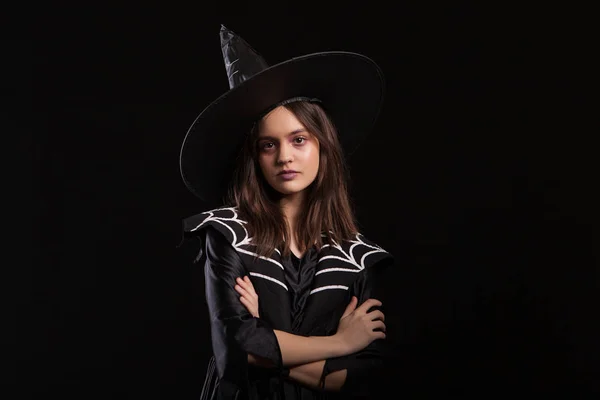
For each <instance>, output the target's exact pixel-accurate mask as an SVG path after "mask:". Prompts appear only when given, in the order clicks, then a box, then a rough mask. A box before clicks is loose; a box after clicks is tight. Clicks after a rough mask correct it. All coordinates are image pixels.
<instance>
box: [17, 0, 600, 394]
mask: <svg viewBox="0 0 600 400" xmlns="http://www.w3.org/2000/svg"><path fill="white" fill-rule="evenodd" d="M421 4H422V3H421ZM219 7H222V10H211V9H209V8H208V7H206V6H201V5H196V6H194V7H190V6H181V5H177V4H175V3H173V4H171V3H168V4H165V5H162V6H158V5H157V6H152V5H149V4H144V5H140V6H139V7H133V6H129V7H124V6H121V7H115V8H108V7H106V8H102V7H100V6H98V7H93V6H79V7H66V6H65V7H63V8H60V7H57V8H54V9H52V10H48V14H43V15H41V16H40V18H39V21H38V23H37V24H36V27H35V28H36V29H37V30H36V31H32V32H33V33H35V34H34V35H32V36H31V38H32V40H31V41H30V40H26V39H25V38H23V37H21V36H19V35H17V34H16V32H13V34H15V35H14V36H10V37H14V38H15V40H12V41H6V43H7V46H9V47H10V50H13V51H15V54H16V55H17V56H15V57H12V58H10V62H8V64H9V67H12V69H11V74H7V75H5V78H6V79H5V82H6V83H7V84H8V85H7V87H8V88H9V91H7V92H5V93H8V95H9V96H13V99H14V100H16V101H15V102H13V104H15V103H18V104H21V103H23V102H25V103H23V104H25V105H26V106H27V107H31V106H33V109H34V112H29V111H25V112H20V113H19V112H16V113H12V114H6V115H8V116H9V118H8V121H9V124H8V127H9V130H12V131H14V132H16V133H17V135H21V136H25V137H27V138H29V136H27V134H29V133H32V136H31V138H32V139H33V140H31V141H27V160H30V159H32V161H33V163H32V164H31V165H33V170H32V171H33V176H32V178H33V179H32V180H31V179H29V180H28V181H29V182H33V185H31V186H28V185H26V184H25V185H23V186H26V188H27V189H31V192H24V193H31V196H27V197H28V199H29V198H31V199H33V201H34V202H33V204H32V205H31V206H27V210H26V211H24V214H23V215H26V216H28V217H31V221H29V220H26V221H27V222H24V223H23V224H24V225H25V228H24V229H23V231H25V232H26V233H27V234H28V235H30V236H27V238H28V239H30V240H28V239H24V240H23V241H22V243H24V244H25V252H23V253H20V256H21V257H23V259H26V258H29V257H33V258H32V260H33V262H34V263H33V269H32V270H31V271H30V272H31V273H29V271H28V272H27V273H26V274H24V275H23V277H24V279H25V280H24V281H23V282H26V283H27V289H26V290H25V291H19V290H15V292H17V294H16V295H15V296H14V297H13V298H12V299H11V302H10V303H9V304H17V306H18V307H14V308H12V309H13V310H16V312H15V313H14V314H13V315H14V317H15V318H16V322H17V325H16V326H17V330H16V331H15V332H16V335H15V339H17V340H18V343H22V344H23V346H22V347H19V348H18V349H19V354H18V358H17V362H16V364H13V367H12V368H11V371H14V372H16V373H15V374H10V375H9V377H11V378H12V377H13V376H14V377H15V378H17V380H15V381H16V382H18V383H19V384H22V385H24V387H26V388H27V390H28V391H29V390H32V391H33V392H35V393H37V394H39V395H42V394H50V393H61V394H75V395H76V396H77V397H78V398H86V399H88V398H103V399H107V398H130V399H138V398H144V399H154V398H156V399H158V398H169V399H175V398H176V399H195V398H198V396H199V393H200V389H201V386H202V382H203V379H204V370H205V368H206V363H207V361H208V357H209V354H210V343H209V337H208V332H209V331H208V316H207V315H206V309H205V304H204V297H203V296H204V295H203V291H202V282H201V271H199V270H198V268H197V267H194V266H193V265H192V263H191V261H192V258H193V256H194V254H193V252H192V251H191V249H189V248H182V249H177V248H176V246H177V245H178V244H179V241H180V239H181V231H180V228H181V220H182V219H183V218H185V217H187V216H189V215H191V214H195V213H197V212H200V211H203V210H205V209H206V208H207V207H208V206H209V205H206V204H203V203H202V202H200V201H198V200H197V199H195V198H194V197H193V195H191V194H190V193H189V192H187V190H186V188H185V187H184V184H183V182H182V181H181V178H180V176H179V169H178V168H179V165H178V156H179V149H180V145H181V142H182V140H183V138H184V136H185V133H186V131H187V128H188V127H189V125H190V124H191V123H192V121H193V120H194V118H195V117H196V116H197V114H198V113H199V112H200V111H201V110H202V109H203V108H204V107H205V106H206V105H208V103H209V102H211V101H212V100H213V99H215V98H216V97H218V96H219V95H221V94H222V93H223V92H224V91H226V90H227V89H228V85H227V79H226V74H225V70H224V66H223V61H222V58H221V53H220V46H219V37H218V31H219V28H220V24H225V25H226V26H227V27H229V28H230V29H232V30H233V31H235V32H236V33H238V34H240V35H241V36H242V37H244V38H245V39H246V40H247V41H248V42H249V43H250V44H251V45H253V46H254V47H255V48H256V49H257V50H258V51H259V52H260V53H261V54H262V55H263V56H264V57H265V58H266V60H267V61H268V62H269V63H271V64H274V63H277V62H279V61H283V60H285V59H287V58H290V57H294V56H297V55H301V54H305V53H311V52H317V51H325V50H347V51H356V52H360V53H364V54H366V55H368V56H370V57H371V58H373V59H374V60H375V61H376V62H377V63H378V64H379V65H380V66H381V68H382V69H383V71H384V73H385V76H386V80H387V93H386V103H385V106H384V109H383V111H382V114H381V118H380V120H379V121H378V124H377V126H376V128H375V131H374V132H373V134H372V136H371V139H370V141H369V142H367V143H365V144H364V145H363V146H362V148H361V150H360V151H359V152H358V153H357V154H355V155H354V156H353V157H352V158H351V159H350V168H351V173H352V195H353V198H354V201H355V204H356V209H357V216H358V219H359V221H360V223H361V228H362V231H363V233H364V234H365V235H366V236H367V237H369V238H371V239H372V240H374V241H376V242H378V243H379V244H380V245H382V246H383V247H384V248H386V249H388V250H389V251H390V252H392V253H393V254H394V255H395V256H396V258H397V260H398V263H397V265H396V267H395V269H394V271H393V272H392V273H391V275H390V279H389V280H388V284H389V287H388V288H387V294H386V299H385V302H386V315H387V325H388V332H389V334H388V339H387V344H388V348H389V353H388V364H389V365H388V369H387V372H386V375H385V376H383V377H382V385H384V386H382V388H381V390H382V393H383V392H385V391H387V390H392V391H394V398H395V397H396V395H397V397H398V398H402V397H403V396H407V395H408V396H412V395H415V394H419V395H420V397H423V396H432V397H433V396H434V395H435V396H436V397H437V398H439V397H440V396H441V397H450V396H451V395H470V394H480V395H493V394H497V393H523V392H524V393H537V394H541V393H556V392H559V393H565V394H566V393H570V394H573V393H576V392H577V393H579V392H581V393H583V392H592V391H594V392H596V393H598V392H599V386H598V376H599V373H600V370H599V368H598V365H599V361H600V359H599V358H600V352H599V349H598V344H597V342H598V337H599V335H600V330H599V328H598V317H597V315H598V311H597V305H598V278H599V276H598V269H597V247H593V244H595V243H593V241H594V240H595V239H596V238H597V237H596V236H594V232H593V228H594V223H595V222H596V220H595V219H594V218H595V216H593V215H592V212H593V210H594V208H595V205H596V201H597V200H596V199H595V198H594V196H596V194H595V190H596V187H595V186H597V185H596V183H597V182H596V180H597V178H596V177H595V174H594V169H593V166H594V164H595V158H594V155H593V153H594V151H593V148H594V145H593V144H591V143H588V142H587V141H586V140H587V137H588V136H586V135H587V134H589V130H587V131H586V130H582V129H580V128H579V127H578V126H577V121H578V119H577V118H574V117H573V116H572V115H571V114H569V113H568V112H567V110H570V109H572V108H573V106H577V107H578V103H579V101H580V100H579V99H580V98H579V97H578V96H577V95H575V94H574V93H575V90H576V89H577V84H576V83H575V79H576V78H577V73H574V74H573V73H571V72H568V73H567V72H566V71H567V70H566V68H565V67H564V66H565V65H567V64H569V65H571V66H572V65H578V63H579V62H580V61H579V60H580V56H581V53H580V51H579V50H580V48H579V47H578V44H579V42H575V41H571V40H568V39H566V37H567V36H566V34H567V33H568V32H567V31H569V29H567V28H566V24H567V23H571V22H573V19H570V17H568V16H567V14H566V13H563V10H560V9H555V10H552V11H557V13H555V14H552V18H551V19H548V18H546V14H545V11H547V10H535V12H533V13H530V12H525V10H523V9H522V8H516V7H515V8H510V7H508V6H491V5H489V4H488V5H486V6H485V7H483V6H476V5H469V6H466V5H464V6H457V5H454V6H450V5H447V6H435V7H434V6H433V5H431V6H428V5H425V4H422V5H421V6H420V7H416V6H407V5H403V4H400V5H398V4H396V5H395V6H394V7H392V6H391V4H390V5H381V4H377V3H375V2H369V3H368V4H361V5H360V6H359V5H356V6H352V5H350V4H344V5H343V6H340V7H334V6H331V8H332V10H330V11H327V10H325V9H323V8H322V7H323V5H320V4H310V3H296V2H294V3H289V4H288V3H279V4H274V5H266V4H265V5H264V6H257V5H256V4H248V5H246V6H243V7H240V6H232V5H231V4H222V5H221V6H219ZM215 8H217V6H215ZM575 19H576V18H575ZM540 22H541V23H540ZM546 22H548V23H546ZM19 37H21V38H22V40H17V39H18V38H19ZM5 48H6V47H5ZM8 59H9V58H7V60H8ZM29 100H33V101H32V102H29ZM11 117H13V118H11ZM23 134H26V135H23ZM15 168H17V167H15ZM17 201H18V202H20V201H19V200H18V199H17ZM28 204H29V203H28ZM596 226H597V225H596ZM30 227H33V229H30ZM596 234H597V231H596ZM30 295H31V296H30ZM29 298H31V299H32V300H33V302H31V303H30V304H32V305H33V308H32V309H31V310H28V311H25V308H24V307H21V306H22V305H23V304H24V303H25V302H26V301H24V300H23V299H29ZM384 397H385V396H383V395H382V396H381V398H384Z"/></svg>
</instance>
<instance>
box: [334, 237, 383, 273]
mask: <svg viewBox="0 0 600 400" xmlns="http://www.w3.org/2000/svg"><path fill="white" fill-rule="evenodd" d="M322 251H323V252H324V253H325V255H324V256H323V257H322V259H330V260H332V262H338V263H339V262H340V261H345V262H346V263H347V264H350V265H352V266H353V267H355V268H357V269H359V270H365V269H367V268H370V267H373V266H375V265H380V264H388V263H392V262H393V261H394V256H393V255H392V254H391V253H390V252H389V251H387V250H386V249H384V248H383V247H381V246H380V245H379V244H377V243H375V242H374V241H373V240H371V239H369V238H367V237H366V236H365V235H363V234H362V233H360V232H357V233H356V234H355V235H354V237H352V238H349V239H345V240H343V241H341V242H340V243H337V242H334V243H333V245H325V246H323V249H322Z"/></svg>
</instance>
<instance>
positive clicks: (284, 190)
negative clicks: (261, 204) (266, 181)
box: [275, 186, 308, 196]
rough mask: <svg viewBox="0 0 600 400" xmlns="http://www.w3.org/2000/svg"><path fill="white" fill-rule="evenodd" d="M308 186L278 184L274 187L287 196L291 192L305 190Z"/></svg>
mask: <svg viewBox="0 0 600 400" xmlns="http://www.w3.org/2000/svg"><path fill="white" fill-rule="evenodd" d="M307 187H308V186H298V187H290V186H278V187H276V188H275V190H277V191H278V192H279V193H281V194H282V195H285V196H289V195H291V194H295V193H300V192H302V191H304V190H306V188H307Z"/></svg>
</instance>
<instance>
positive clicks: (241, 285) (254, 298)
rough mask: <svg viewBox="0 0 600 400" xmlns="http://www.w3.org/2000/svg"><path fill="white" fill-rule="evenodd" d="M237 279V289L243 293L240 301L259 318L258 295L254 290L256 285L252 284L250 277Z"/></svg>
mask: <svg viewBox="0 0 600 400" xmlns="http://www.w3.org/2000/svg"><path fill="white" fill-rule="evenodd" d="M235 281H236V282H237V285H235V290H236V292H238V293H239V294H240V295H241V297H240V301H241V302H242V304H243V305H244V307H246V310H248V312H249V313H250V314H252V316H253V317H256V318H258V317H259V315H258V295H257V294H256V291H255V290H254V286H252V282H250V278H248V277H247V276H245V277H244V279H242V278H236V280H235Z"/></svg>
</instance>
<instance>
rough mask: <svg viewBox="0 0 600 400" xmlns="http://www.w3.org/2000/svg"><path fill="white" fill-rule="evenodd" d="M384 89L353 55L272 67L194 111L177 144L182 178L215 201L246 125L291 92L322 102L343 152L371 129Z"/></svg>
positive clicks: (376, 71)
mask: <svg viewBox="0 0 600 400" xmlns="http://www.w3.org/2000/svg"><path fill="white" fill-rule="evenodd" d="M384 87H385V83H384V78H383V74H382V72H381V70H380V68H379V67H378V66H377V64H375V62H373V60H371V59H370V58H368V57H365V56H363V55H361V54H357V53H351V52H338V51H336V52H323V53H314V54H309V55H305V56H302V57H296V58H292V59H290V60H287V61H284V62H282V63H279V64H276V65H273V66H271V67H269V68H267V69H265V70H263V71H261V72H260V73H258V74H256V75H254V76H252V77H251V78H249V79H247V80H246V81H244V82H242V83H241V84H240V85H238V86H236V87H234V88H232V89H230V90H229V91H227V92H226V93H224V94H223V95H222V96H220V97H219V98H218V99H216V100H215V101H213V102H212V103H211V104H209V105H208V106H207V107H206V108H205V109H204V110H203V111H202V112H201V113H200V115H198V117H197V118H196V120H195V121H194V122H193V123H192V125H191V127H190V128H189V130H188V132H187V134H186V136H185V138H184V140H183V144H182V146H181V152H180V171H181V176H182V178H183V181H184V183H185V185H186V186H187V188H188V189H189V190H190V191H191V192H192V193H194V194H195V195H196V196H198V197H199V198H200V199H202V200H204V201H206V202H209V203H213V202H220V201H221V200H222V198H223V195H224V194H225V193H226V192H227V188H228V185H229V183H230V180H231V178H232V174H233V170H234V168H235V165H236V159H237V156H238V153H239V151H240V149H241V146H242V145H243V142H244V139H245V136H246V135H245V134H246V133H248V132H249V130H250V129H251V127H252V124H253V123H254V122H255V121H256V119H257V118H258V117H259V116H260V115H261V113H262V112H264V111H265V110H266V109H267V108H269V107H270V106H272V105H273V104H276V103H278V102H280V101H283V100H286V99H289V98H292V97H296V96H306V97H316V98H318V99H319V100H321V101H322V105H323V107H324V109H325V110H326V111H327V113H328V114H329V116H330V117H331V119H332V120H333V123H334V124H335V126H336V128H337V130H338V134H339V139H340V142H341V143H342V147H343V150H344V152H345V154H346V156H349V155H351V154H352V153H353V152H354V151H355V150H356V148H357V147H358V145H359V144H360V143H361V141H362V139H363V138H364V137H365V136H366V135H367V134H368V133H369V132H370V131H371V129H372V128H373V124H374V123H375V121H376V120H377V117H378V115H379V111H380V108H381V105H382V102H383V96H384Z"/></svg>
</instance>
